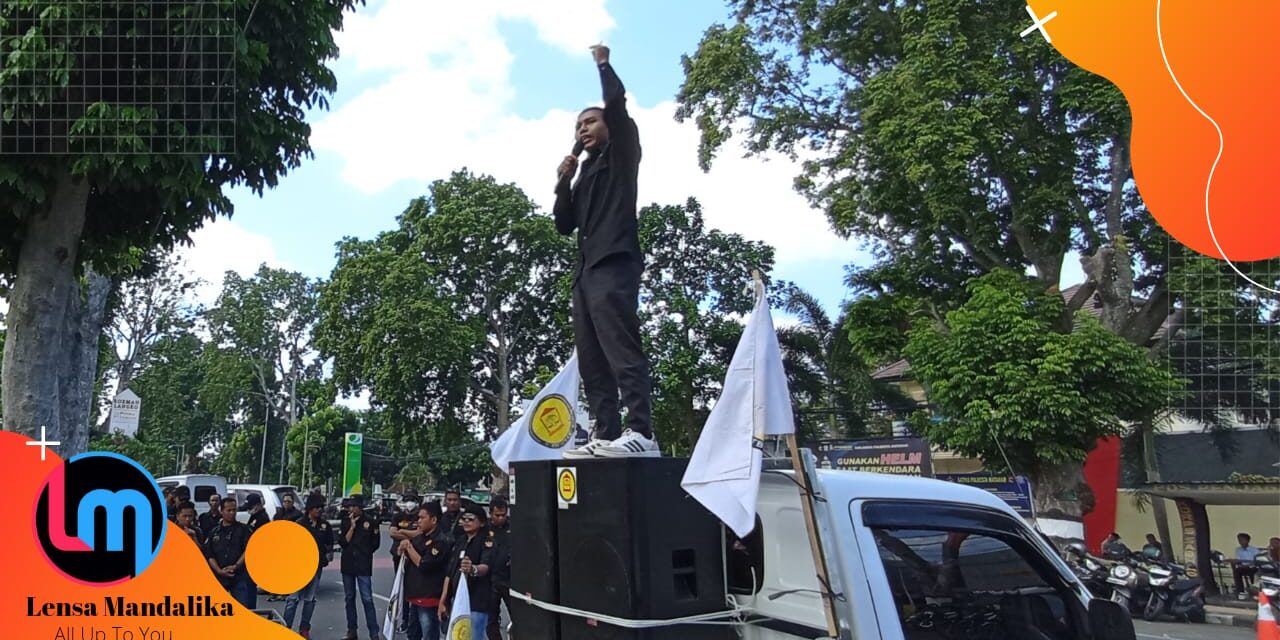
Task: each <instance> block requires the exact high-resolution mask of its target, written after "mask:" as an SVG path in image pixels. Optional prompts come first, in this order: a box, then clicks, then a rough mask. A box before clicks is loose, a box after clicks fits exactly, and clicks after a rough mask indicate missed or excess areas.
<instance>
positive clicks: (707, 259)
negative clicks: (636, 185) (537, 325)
mask: <svg viewBox="0 0 1280 640" xmlns="http://www.w3.org/2000/svg"><path fill="white" fill-rule="evenodd" d="M639 225H640V246H641V247H642V249H643V251H644V256H645V265H646V266H645V272H644V277H643V280H642V281H641V288H640V304H641V310H640V321H641V326H642V333H643V334H644V342H645V353H646V354H647V355H648V356H649V362H650V365H651V367H652V372H653V382H654V389H653V392H654V393H653V396H654V397H653V427H654V431H655V433H656V434H657V436H658V441H659V443H661V445H662V447H663V450H664V451H665V452H671V451H674V452H676V453H677V454H681V453H687V452H688V451H690V450H692V448H693V445H694V443H696V442H697V438H698V434H699V433H700V432H701V431H702V425H703V423H705V422H706V418H707V415H708V411H707V407H708V406H709V404H710V403H712V402H714V401H715V400H716V399H717V398H718V397H719V394H720V385H721V384H722V383H723V381H724V375H725V369H726V367H728V364H729V360H730V359H731V357H732V355H733V349H734V347H735V346H737V343H738V339H739V337H740V336H741V335H742V325H741V324H740V323H739V322H738V321H737V320H735V319H734V317H733V314H737V315H738V316H739V317H741V316H742V315H745V314H748V313H750V312H751V308H752V296H751V294H750V293H749V292H748V291H747V290H746V288H745V287H746V285H747V284H749V283H750V281H751V272H752V270H757V269H758V270H759V271H760V272H761V273H765V274H767V273H768V272H769V270H770V269H772V268H773V249H772V248H771V247H769V246H768V245H766V244H764V243H762V242H756V241H750V240H745V239H743V238H742V237H741V236H739V235H737V234H730V233H724V232H722V231H718V230H716V229H708V228H706V227H705V226H704V225H703V217H702V206H701V205H700V204H698V202H697V201H696V200H693V199H690V200H689V201H688V202H686V203H685V205H684V206H658V205H651V206H648V207H645V208H644V209H642V210H641V211H640V219H639Z"/></svg>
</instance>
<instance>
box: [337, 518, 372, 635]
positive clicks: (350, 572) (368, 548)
mask: <svg viewBox="0 0 1280 640" xmlns="http://www.w3.org/2000/svg"><path fill="white" fill-rule="evenodd" d="M344 502H345V503H346V507H347V517H345V518H343V519H342V526H341V528H340V529H339V531H338V544H339V545H340V546H341V547H342V562H341V568H342V590H343V592H344V595H345V599H346V605H347V635H345V636H343V639H342V640H356V637H357V634H356V629H357V626H356V625H357V624H358V623H359V620H358V619H357V617H356V587H357V586H358V587H359V589H360V602H361V603H363V605H364V621H365V625H367V626H368V627H369V635H370V636H371V637H373V638H377V637H378V633H379V631H378V612H377V610H376V609H375V608H374V605H373V552H375V551H377V550H378V546H379V545H380V544H381V543H382V536H381V534H380V532H379V531H378V522H377V521H376V520H374V519H373V518H370V517H369V516H367V515H365V513H364V497H363V496H360V495H354V496H351V497H349V498H347V499H346V500H345V501H344Z"/></svg>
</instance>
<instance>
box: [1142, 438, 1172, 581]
mask: <svg viewBox="0 0 1280 640" xmlns="http://www.w3.org/2000/svg"><path fill="white" fill-rule="evenodd" d="M1138 428H1139V429H1142V466H1143V469H1144V470H1145V471H1146V473H1147V482H1148V483H1151V482H1160V467H1159V465H1158V464H1157V463H1156V433H1155V431H1156V430H1155V425H1154V424H1152V423H1151V422H1149V421H1148V422H1145V423H1143V424H1140V425H1138ZM1151 515H1152V516H1153V517H1154V518H1155V520H1156V535H1158V536H1160V549H1161V550H1162V551H1163V553H1164V557H1165V558H1168V559H1170V560H1172V559H1173V540H1172V537H1171V536H1170V535H1169V516H1168V511H1167V505H1165V503H1164V498H1161V497H1160V496H1151Z"/></svg>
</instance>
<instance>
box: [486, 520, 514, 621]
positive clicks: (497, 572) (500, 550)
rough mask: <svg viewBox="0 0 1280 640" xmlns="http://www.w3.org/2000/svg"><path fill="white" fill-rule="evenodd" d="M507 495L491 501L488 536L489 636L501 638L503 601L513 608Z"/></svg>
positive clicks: (508, 609) (509, 609) (509, 608)
mask: <svg viewBox="0 0 1280 640" xmlns="http://www.w3.org/2000/svg"><path fill="white" fill-rule="evenodd" d="M508 508H509V507H508V504H507V499H506V498H504V497H502V496H494V497H493V499H492V500H490V501H489V539H490V540H492V541H493V551H494V552H493V603H492V605H491V606H490V607H489V628H488V629H486V630H485V635H486V636H488V639H489V640H502V603H504V602H505V603H506V604H507V611H508V612H510V611H511V523H510V521H508V520H507V512H508Z"/></svg>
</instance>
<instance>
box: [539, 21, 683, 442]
mask: <svg viewBox="0 0 1280 640" xmlns="http://www.w3.org/2000/svg"><path fill="white" fill-rule="evenodd" d="M591 50H592V55H593V56H594V57H595V61H596V65H597V66H598V67H599V69H600V84H601V86H602V89H603V93H604V107H603V108H599V107H590V108H587V109H584V110H583V111H582V112H581V113H579V114H578V121H577V125H576V139H577V142H578V143H579V144H580V146H581V148H585V149H586V150H587V152H588V153H589V156H588V158H587V160H586V162H585V163H583V165H582V172H581V175H579V176H578V179H577V182H575V183H573V184H572V185H570V180H571V179H572V178H573V176H574V173H575V172H576V171H577V169H578V157H577V155H576V154H574V155H570V156H568V157H566V158H565V159H564V161H563V162H561V163H560V167H559V169H558V170H557V177H558V182H557V183H556V202H555V207H554V209H553V213H554V216H555V221H556V229H557V230H558V231H559V232H560V233H562V234H564V235H569V234H572V233H573V231H574V229H577V231H578V260H577V265H576V266H575V271H574V278H573V334H574V342H575V346H577V349H578V370H579V372H580V373H581V374H582V386H583V389H584V390H585V391H586V395H587V403H588V405H589V406H590V409H591V413H592V415H593V416H594V417H595V419H596V428H595V433H594V434H592V439H591V440H590V441H589V442H588V443H587V444H585V445H583V446H582V447H580V448H578V449H571V450H569V451H566V452H565V454H564V457H566V458H592V457H627V456H644V457H657V456H659V455H661V453H660V451H659V449H658V443H657V442H656V441H654V439H653V429H652V426H651V421H650V414H651V404H652V400H651V396H652V391H653V381H652V379H651V378H650V376H649V360H648V358H646V357H645V354H644V350H643V348H642V346H643V345H642V343H641V341H640V319H639V316H638V315H637V309H638V305H639V296H640V276H641V273H642V272H643V271H644V258H643V256H642V255H641V252H640V239H639V231H638V226H637V221H636V184H637V176H638V174H639V169H640V134H639V130H638V129H637V128H636V123H635V121H634V120H632V119H631V116H630V115H629V114H628V113H627V104H626V91H625V89H624V88H623V86H622V81H621V80H619V79H618V75H617V74H616V73H614V70H613V67H612V66H610V65H609V48H608V47H604V46H599V45H597V46H595V47H592V49H591ZM619 393H621V395H622V401H623V404H625V405H626V407H627V425H626V426H627V429H626V431H625V432H624V431H622V424H621V421H620V420H619V417H618V395H619Z"/></svg>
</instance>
